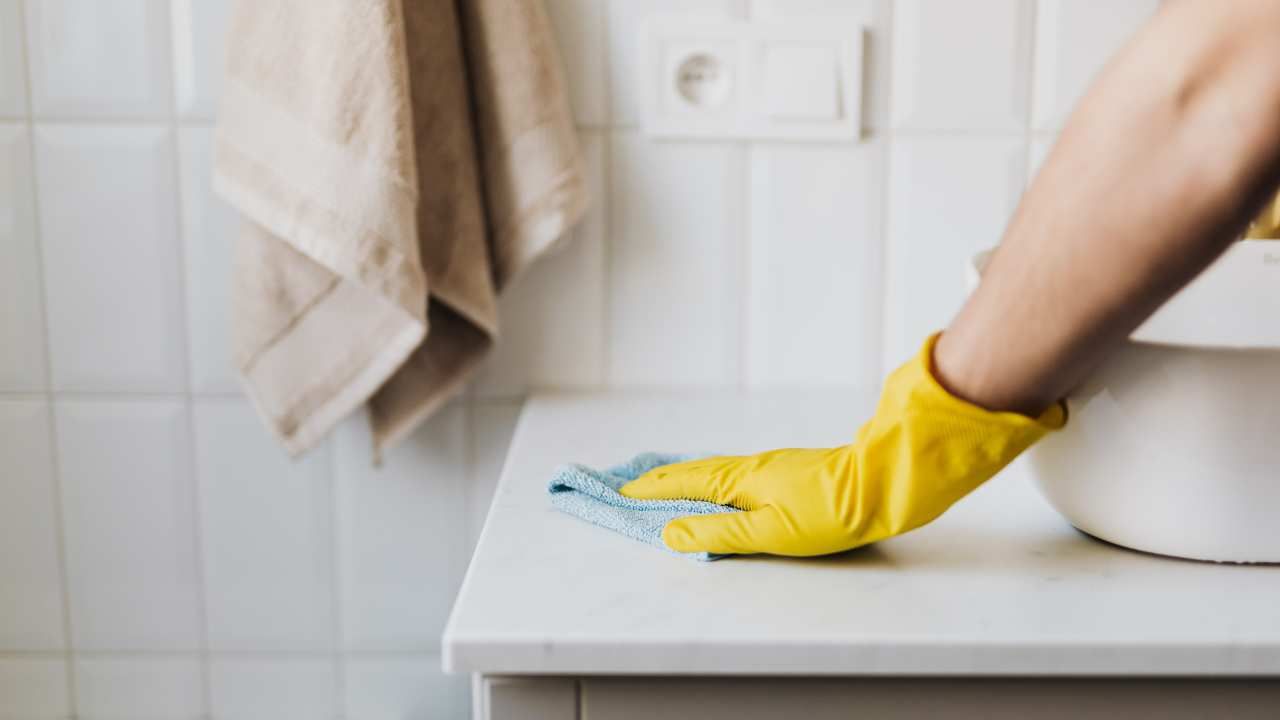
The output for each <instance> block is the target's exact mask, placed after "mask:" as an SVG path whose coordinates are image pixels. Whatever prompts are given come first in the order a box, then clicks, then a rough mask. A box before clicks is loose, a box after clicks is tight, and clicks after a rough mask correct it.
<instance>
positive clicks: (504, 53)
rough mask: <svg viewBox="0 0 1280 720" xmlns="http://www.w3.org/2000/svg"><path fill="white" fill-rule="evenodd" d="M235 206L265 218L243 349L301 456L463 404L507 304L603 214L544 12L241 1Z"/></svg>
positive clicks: (243, 321) (251, 249)
mask: <svg viewBox="0 0 1280 720" xmlns="http://www.w3.org/2000/svg"><path fill="white" fill-rule="evenodd" d="M228 38H229V41H228V42H229V47H228V52H227V57H228V62H227V67H226V78H225V82H224V84H223V90H222V106H221V108H220V111H219V116H218V127H217V133H216V144H215V152H214V168H213V175H214V187H215V188H216V189H217V191H218V193H219V194H220V195H221V196H222V197H223V198H224V199H226V200H227V201H228V202H229V203H230V204H231V205H232V207H234V208H235V209H236V210H238V211H239V212H240V213H241V214H242V215H243V217H244V220H245V223H244V230H243V232H242V234H241V235H240V237H239V238H238V240H237V245H236V260H235V269H234V273H233V277H234V282H233V301H232V318H233V320H232V326H233V329H232V335H233V337H232V345H233V354H234V358H235V364H236V366H237V368H238V370H239V372H240V375H241V378H242V380H243V383H244V385H245V388H246V390H247V392H248V394H249V396H250V397H251V398H252V399H253V401H254V404H255V405H256V407H257V409H258V411H259V413H260V414H261V415H262V417H263V419H264V420H265V421H266V423H267V425H268V426H269V427H270V428H271V429H272V430H273V431H274V432H275V434H276V435H277V436H278V437H279V439H280V441H281V442H282V443H283V445H284V446H285V448H286V449H288V450H289V452H290V453H293V454H297V453H300V452H302V451H303V450H306V449H307V448H309V447H311V446H312V445H314V444H315V443H316V442H317V441H318V440H319V439H320V438H321V437H323V436H324V435H325V434H326V433H327V432H328V431H329V430H330V429H331V428H332V427H333V426H334V425H335V424H336V423H337V422H338V421H339V420H340V419H341V418H342V417H343V416H345V415H347V414H349V413H350V412H352V411H353V410H355V409H356V408H358V407H360V406H361V405H363V404H365V403H367V404H368V406H369V411H370V412H369V416H370V419H371V422H372V424H373V437H374V442H375V446H376V449H378V450H382V449H384V448H386V447H387V446H389V445H390V444H392V443H394V442H395V441H396V440H397V439H399V438H401V437H403V436H404V435H405V434H407V433H408V432H409V431H410V430H411V429H412V428H413V427H414V426H415V425H416V424H418V423H419V422H420V421H422V420H423V419H424V418H425V417H426V416H428V415H429V414H431V413H432V412H433V411H435V410H436V409H438V408H440V407H441V406H443V405H444V403H445V402H446V401H447V400H448V399H449V398H450V397H451V396H453V395H455V394H456V393H457V392H458V391H459V390H460V389H461V388H462V386H463V383H464V381H465V380H466V379H467V378H468V377H469V376H470V375H471V374H472V373H473V372H474V371H475V369H476V368H477V366H478V364H479V362H480V360H481V359H482V358H483V357H484V355H485V354H486V352H487V351H488V350H489V347H490V345H491V344H492V343H493V341H494V339H495V337H496V336H497V333H498V318H497V304H496V299H495V294H496V293H497V292H498V291H499V290H500V289H501V288H503V287H504V286H505V285H506V284H507V283H508V282H509V281H510V280H511V279H512V278H513V277H515V276H516V275H518V274H519V273H520V272H521V271H522V270H523V269H524V268H525V267H527V266H528V265H529V264H530V263H531V262H532V261H533V260H534V259H536V258H538V257H540V256H542V255H544V254H545V253H546V252H547V251H548V250H550V249H552V248H553V246H556V245H557V244H558V242H559V240H560V239H561V238H562V237H563V236H564V235H565V233H566V231H567V230H568V229H569V228H570V227H571V226H572V225H573V224H575V223H576V222H577V221H578V219H579V218H580V217H581V215H582V213H583V210H584V208H585V206H586V201H587V198H586V187H585V180H584V172H583V165H582V158H581V155H580V152H579V148H578V141H577V136H576V134H575V129H574V123H573V116H572V114H571V112H570V110H569V103H568V96H567V91H566V85H565V80H564V76H563V71H562V68H561V64H560V57H559V52H558V50H557V48H556V45H555V38H554V36H553V34H552V29H551V24H550V20H549V19H548V16H547V13H546V11H545V9H544V7H543V6H542V3H541V1H540V0H414V1H413V2H403V1H402V0H270V2H260V1H258V0H240V1H239V2H237V4H236V6H235V8H234V10H233V15H232V21H231V28H230V31H229V33H228Z"/></svg>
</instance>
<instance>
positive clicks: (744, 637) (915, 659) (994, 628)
mask: <svg viewBox="0 0 1280 720" xmlns="http://www.w3.org/2000/svg"><path fill="white" fill-rule="evenodd" d="M871 406H872V398H870V397H867V396H855V395H851V394H850V393H848V392H845V391H813V390H809V391H787V392H778V391H773V392H770V393H764V394H761V393H755V394H748V393H739V392H736V391H714V392H704V391H699V392H688V393H675V392H664V393H632V394H619V393H611V394H580V395H575V394H557V395H544V396H539V397H535V398H532V399H531V400H530V401H529V402H528V404H527V405H526V406H525V410H524V412H523V414H522V416H521V419H520V423H519V426H518V428H517V430H516V433H515V437H514V439H513V441H512V444H511V449H510V452H509V454H508V457H507V462H506V467H505V469H504V471H503V474H502V479H501V481H500V482H499V485H498V489H497V494H496V496H495V499H494V504H493V507H492V509H491V510H490V513H489V517H488V520H487V522H486V525H485V528H484V532H483V534H482V535H481V537H480V542H479V545H478V547H477V549H476V554H475V557H474V558H473V560H472V563H471V567H470V569H469V570H468V572H467V576H466V580H465V581H464V582H463V585H462V590H461V592H460V593H459V596H458V600H457V603H456V605H455V606H454V609H453V615H452V616H451V617H450V619H449V624H448V627H447V628H446V630H445V634H444V657H445V666H446V669H448V670H451V671H454V672H478V673H486V674H498V673H502V674H543V673H554V674H574V675H589V674H618V673H625V674H661V675H679V674H770V675H797V674H799V675H822V674H828V675H830V674H837V675H840V674H843V675H876V674H901V675H955V674H985V675H1064V674H1071V675H1076V674H1089V675H1118V674H1126V675H1127V674H1147V675H1174V674H1177V675H1266V674H1280V567H1275V566H1266V567H1261V566H1252V567H1246V566H1225V565H1212V564H1202V563H1195V562H1188V561H1180V560H1171V559H1166V558H1161V557H1155V556H1150V555H1143V554H1139V553H1135V552H1130V551H1127V550H1122V549H1119V548H1116V547H1112V546H1109V545H1105V544H1103V543H1101V542H1098V541H1095V540H1092V539H1090V538H1087V537H1085V536H1083V535H1081V534H1080V533H1078V532H1076V531H1075V530H1073V529H1072V528H1071V527H1070V526H1068V525H1067V524H1066V522H1065V521H1063V520H1062V519H1061V518H1060V517H1059V516H1058V515H1057V514H1056V513H1055V512H1054V511H1053V510H1052V509H1051V508H1050V507H1049V506H1048V505H1047V504H1046V503H1045V502H1044V501H1043V500H1042V499H1041V498H1040V496H1039V495H1038V494H1037V492H1036V490H1035V488H1034V487H1033V486H1032V484H1031V482H1030V481H1029V480H1028V479H1027V478H1026V476H1025V475H1024V474H1023V472H1022V470H1021V468H1020V467H1019V466H1018V465H1017V464H1015V465H1014V466H1013V467H1011V468H1010V469H1009V470H1008V471H1006V472H1005V473H1004V474H1002V475H1001V476H1000V477H998V478H996V479H995V480H993V481H992V482H990V483H988V484H987V485H986V486H984V487H983V488H981V489H979V490H978V492H976V493H974V494H973V495H972V496H970V497H969V498H967V499H965V500H964V501H962V502H961V503H960V504H959V505H957V506H956V507H955V508H953V509H952V510H951V511H950V512H948V513H947V514H946V515H944V516H943V517H942V518H941V519H940V520H938V521H937V522H935V523H933V524H932V525H929V526H927V527H925V528H923V529H921V530H918V531H916V532H914V533H911V534H909V535H907V536H904V537H900V538H895V539H893V540H889V541H886V542H884V543H880V544H878V545H876V546H872V547H868V548H863V549H860V550H855V551H852V552H849V553H844V554H842V555H837V556H833V557H827V558H814V559H805V560H795V559H782V558H766V557H738V558H730V559H725V560H721V561H719V562H713V563H699V562H695V561H691V560H686V559H684V558H680V557H676V556H673V555H669V554H667V553H664V552H661V551H660V550H656V549H655V548H653V547H650V546H647V545H643V544H641V543H638V542H635V541H633V540H629V539H627V538H625V537H622V536H619V535H615V534H614V533H612V532H610V531H608V530H605V529H603V528H599V527H596V526H594V525H590V524H588V523H586V522H583V521H581V520H578V519H576V518H572V517H569V516H567V515H564V514H562V513H560V512H558V511H556V510H554V509H553V508H552V507H551V504H550V502H549V500H548V498H547V493H546V485H547V480H548V479H549V478H550V477H551V473H552V470H553V468H555V467H556V466H557V465H559V464H561V463H563V462H567V461H575V462H583V463H586V464H589V465H599V466H604V465H609V464H612V463H614V462H616V461H619V460H622V459H625V458H627V457H630V456H631V455H632V454H634V453H636V452H638V451H642V450H666V451H690V452H703V451H706V452H747V451H758V450H766V449H769V448H773V447H781V446H826V445H834V444H840V443H844V442H846V441H847V440H848V439H849V438H851V437H852V435H853V433H854V431H855V430H856V429H857V425H858V424H859V421H860V420H861V419H863V418H865V417H867V415H868V413H869V410H870V408H871ZM1141 511H1142V509H1141V508H1134V512H1141ZM1278 521H1280V520H1278Z"/></svg>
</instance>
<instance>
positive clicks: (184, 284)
mask: <svg viewBox="0 0 1280 720" xmlns="http://www.w3.org/2000/svg"><path fill="white" fill-rule="evenodd" d="M165 15H166V23H164V25H165V27H166V29H167V31H168V32H167V33H166V35H165V41H166V42H165V52H166V55H167V57H168V60H169V62H168V63H167V68H168V70H169V73H168V75H169V77H168V81H167V82H166V83H165V88H166V90H167V92H168V94H169V98H168V99H169V103H168V116H167V117H166V118H165V120H166V126H167V129H168V131H169V147H170V149H171V151H172V152H173V162H172V167H171V168H170V170H171V172H172V173H173V175H172V179H173V187H174V188H175V191H176V192H175V193H174V197H173V202H174V203H175V204H176V206H175V207H174V240H175V245H176V248H177V260H178V282H177V284H178V295H179V298H178V303H179V305H180V306H181V308H182V312H181V317H182V335H181V339H180V345H181V346H182V371H183V392H182V393H181V396H182V405H183V412H184V414H185V417H186V419H187V452H186V465H187V472H188V478H189V482H190V488H191V513H192V518H191V532H192V542H193V544H194V546H195V547H194V548H193V549H194V550H195V564H196V567H195V573H196V585H197V594H196V613H197V615H198V617H199V622H200V637H199V643H200V646H199V648H198V656H199V666H200V713H201V716H202V717H204V716H209V715H212V713H213V705H212V692H213V690H212V671H211V668H210V665H211V663H210V659H209V658H210V655H209V644H210V642H211V635H210V626H209V588H208V577H207V573H206V572H205V559H206V558H205V554H206V549H205V537H204V499H203V497H202V484H201V475H202V473H200V471H199V468H198V467H197V462H196V447H197V445H196V443H197V440H198V438H197V434H196V415H195V397H194V395H193V393H192V387H193V381H192V369H191V364H192V357H193V356H194V353H193V352H192V348H191V331H192V328H193V325H192V322H191V298H190V292H189V291H190V288H189V287H188V285H189V278H188V277H187V269H188V267H189V266H188V264H187V246H186V241H187V228H186V223H185V222H184V216H185V212H186V205H185V204H184V202H183V200H184V199H185V198H186V197H187V194H188V193H192V192H194V191H195V189H194V188H191V187H187V184H186V183H185V182H184V177H183V167H184V166H183V162H182V137H181V134H180V132H179V131H180V130H181V129H182V128H181V125H180V123H179V116H180V113H179V112H178V92H177V88H176V87H175V86H176V84H177V81H178V78H177V74H176V72H175V65H176V62H175V60H176V58H175V57H174V41H175V39H176V38H175V35H174V34H175V33H176V32H178V29H177V28H176V27H175V24H174V23H175V19H174V14H173V5H172V4H171V3H165Z"/></svg>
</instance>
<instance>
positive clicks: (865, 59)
mask: <svg viewBox="0 0 1280 720" xmlns="http://www.w3.org/2000/svg"><path fill="white" fill-rule="evenodd" d="M892 5H893V3H892V0H751V4H750V16H751V20H752V21H753V22H787V21H804V22H815V21H821V20H822V19H823V18H827V17H830V18H838V19H840V20H842V21H854V22H858V23H861V24H862V25H863V26H864V27H865V30H864V31H863V34H862V42H863V52H862V127H863V132H864V133H866V131H867V129H868V128H869V129H871V130H873V131H874V130H879V129H882V128H884V127H885V126H886V125H887V124H888V120H889V77H890V72H889V68H890V61H891V58H890V55H889V46H890V40H891V38H890V27H891V22H890V17H891V15H892V14H893V9H892Z"/></svg>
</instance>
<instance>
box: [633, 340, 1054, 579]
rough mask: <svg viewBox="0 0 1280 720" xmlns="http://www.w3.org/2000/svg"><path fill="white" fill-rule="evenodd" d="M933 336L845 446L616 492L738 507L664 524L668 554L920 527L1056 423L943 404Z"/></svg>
mask: <svg viewBox="0 0 1280 720" xmlns="http://www.w3.org/2000/svg"><path fill="white" fill-rule="evenodd" d="M937 337H938V336H937V335H935V336H933V337H931V338H929V340H928V341H927V342H926V343H925V345H924V348H923V349H922V350H921V351H920V353H919V354H918V355H917V356H916V357H915V358H914V359H913V360H912V361H911V362H908V363H907V364H906V365H903V366H902V367H901V368H899V369H898V370H897V371H896V372H894V373H893V374H892V375H890V376H889V379H888V380H887V381H886V383H885V387H884V392H883V394H882V395H881V398H880V403H879V406H878V407H877V409H876V414H875V417H873V418H872V419H871V421H870V422H868V423H867V424H866V425H864V426H863V427H862V429H861V430H860V431H859V432H858V435H857V439H856V440H855V441H854V443H853V444H852V445H846V446H844V447H837V448H830V449H821V450H803V449H800V450H794V449H793V450H773V451H771V452H766V453H761V454H759V455H749V456H744V457H714V458H707V459H705V460H692V461H689V462H683V463H676V464H674V465H666V466H663V467H659V468H655V469H653V470H651V471H649V472H647V473H645V474H644V475H642V476H640V477H639V478H637V479H636V480H634V481H632V482H630V483H628V484H626V485H624V486H623V487H622V489H621V491H620V492H621V493H622V494H623V495H625V496H627V497H631V498H637V499H643V500H658V499H676V498H686V499H691V500H706V501H709V502H714V503H720V504H723V505H731V506H733V507H736V508H739V509H741V510H745V511H746V512H740V513H720V514H713V515H695V516H690V517H684V518H678V519H676V520H672V521H671V522H670V523H667V526H666V527H665V528H664V529H663V532H662V539H663V541H664V542H666V544H667V545H668V546H669V547H671V548H672V549H673V550H677V551H679V552H701V551H707V552H712V553H724V554H729V553H772V554H774V555H797V556H800V555H823V554H826V553H833V552H839V551H842V550H848V549H850V548H854V547H857V546H859V545H865V544H867V543H872V542H875V541H877V540H882V539H884V538H887V537H891V536H894V535H898V534H900V533H904V532H907V531H908V530H911V529H913V528H917V527H920V526H921V525H924V524H925V523H927V522H929V521H931V520H933V519H934V518H936V517H938V516H939V515H941V514H942V512H943V511H945V510H946V509H947V508H948V507H950V506H951V505H952V504H953V503H955V502H956V501H957V500H959V499H960V498H962V497H964V496H965V495H966V494H968V493H969V492H970V491H972V490H973V489H974V488H976V487H978V486H979V485H981V484H982V483H983V482H985V481H986V480H988V479H989V478H991V477H992V476H993V475H995V474H996V473H997V472H999V471H1000V469H1001V468H1003V467H1004V466H1005V465H1007V464H1008V463H1009V461H1011V460H1013V458H1015V457H1016V456H1017V455H1018V453H1021V452H1022V451H1023V450H1025V449H1026V448H1027V447H1029V446H1031V444H1032V443H1034V442H1035V441H1036V440H1038V439H1040V437H1042V436H1043V435H1044V434H1045V433H1046V432H1048V431H1049V430H1053V429H1056V428H1059V427H1062V425H1063V423H1064V422H1065V421H1066V410H1065V409H1064V408H1063V407H1062V406H1061V404H1059V405H1055V406H1054V407H1052V408H1050V409H1049V410H1048V411H1046V412H1045V413H1044V414H1043V415H1042V416H1041V417H1039V418H1038V419H1032V418H1029V417H1026V416H1024V415H1018V414H1016V413H1002V412H989V411H987V410H983V409H982V408H979V407H977V406H975V405H972V404H970V403H967V402H965V401H963V400H960V399H958V398H956V397H953V396H952V395H951V394H950V393H948V392H947V391H946V390H945V389H943V387H942V386H941V385H940V384H938V381H937V380H936V379H934V376H933V370H932V358H933V346H934V343H935V342H936V340H937Z"/></svg>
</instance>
